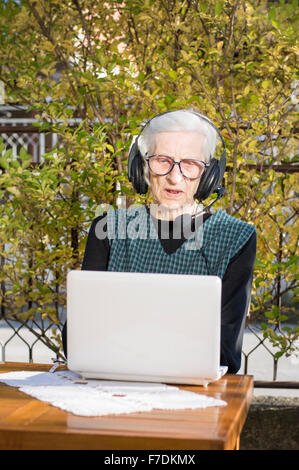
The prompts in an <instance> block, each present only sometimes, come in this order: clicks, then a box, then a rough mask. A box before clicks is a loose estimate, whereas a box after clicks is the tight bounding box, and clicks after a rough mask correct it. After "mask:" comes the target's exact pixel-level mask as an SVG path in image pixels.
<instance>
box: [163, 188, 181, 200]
mask: <svg viewBox="0 0 299 470" xmlns="http://www.w3.org/2000/svg"><path fill="white" fill-rule="evenodd" d="M164 191H165V193H166V194H167V196H168V197H171V198H177V197H180V196H181V195H182V194H183V191H181V190H180V189H170V188H166V189H165V190H164Z"/></svg>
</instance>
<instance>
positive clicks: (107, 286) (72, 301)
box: [67, 271, 227, 385]
mask: <svg viewBox="0 0 299 470" xmlns="http://www.w3.org/2000/svg"><path fill="white" fill-rule="evenodd" d="M221 287H222V282H221V279H220V278H219V277H217V276H198V275H178V274H153V273H122V272H109V271H108V272H106V271H70V272H69V273H68V277H67V357H68V368H69V370H72V371H74V372H77V373H79V374H80V375H81V376H82V377H83V378H84V379H92V378H94V379H105V380H107V379H108V380H121V381H122V380H124V381H137V382H158V383H170V384H173V383H176V384H194V385H206V384H208V383H209V382H212V381H215V380H218V379H219V378H220V377H221V376H222V375H223V374H224V373H225V372H226V370H227V368H225V367H220V325H221V318H220V317H221Z"/></svg>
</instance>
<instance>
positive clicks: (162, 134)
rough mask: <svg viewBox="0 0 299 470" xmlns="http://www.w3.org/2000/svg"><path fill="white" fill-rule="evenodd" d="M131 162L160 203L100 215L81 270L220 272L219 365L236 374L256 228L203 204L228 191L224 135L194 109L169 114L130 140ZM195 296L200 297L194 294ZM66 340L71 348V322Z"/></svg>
mask: <svg viewBox="0 0 299 470" xmlns="http://www.w3.org/2000/svg"><path fill="white" fill-rule="evenodd" d="M218 136H219V137H220V139H221V141H222V145H223V153H222V156H221V158H220V161H218V160H217V159H215V158H213V154H214V152H215V149H216V143H217V137H218ZM128 166H129V171H128V173H129V179H130V181H131V182H132V184H133V186H134V188H135V190H136V191H137V192H138V193H140V194H145V193H147V190H148V188H149V189H150V192H151V195H152V197H153V199H154V202H155V203H154V204H151V205H150V206H149V207H143V208H141V209H139V210H137V209H136V208H133V209H128V210H125V209H119V210H117V211H114V210H111V211H108V212H107V213H105V214H104V215H102V216H100V217H97V218H96V219H95V220H94V221H93V223H92V225H91V228H90V231H89V235H88V239H87V244H86V250H85V255H84V260H83V265H82V269H85V270H99V271H102V270H109V271H131V272H156V273H176V274H197V275H216V276H219V277H220V278H221V279H222V310H221V357H220V363H221V365H224V366H227V367H228V372H229V373H236V372H237V371H238V370H239V368H240V363H241V348H242V341H243V333H244V326H245V319H246V313H247V311H248V308H249V303H250V296H251V286H252V276H253V266H254V260H255V252H256V231H255V228H254V227H253V226H251V225H249V224H247V223H245V222H243V221H241V220H239V219H237V218H234V217H232V216H230V215H228V214H226V212H225V211H223V210H218V211H216V212H214V213H213V214H211V213H210V211H209V207H210V206H209V207H208V208H203V206H202V202H203V201H204V200H205V199H206V198H207V197H208V196H209V195H210V194H212V193H214V192H215V193H217V194H218V198H219V197H221V195H222V194H223V190H222V189H223V188H221V186H220V183H221V179H222V176H223V172H224V169H225V145H224V141H223V137H222V136H221V134H220V133H219V131H218V130H217V128H216V127H215V126H214V125H213V124H212V123H211V122H210V121H209V120H208V119H207V118H206V117H205V116H203V115H200V114H199V113H197V112H196V111H193V110H180V111H171V112H167V113H164V114H161V115H158V116H156V117H154V118H153V119H151V120H150V121H149V122H148V123H147V124H146V126H145V127H144V128H143V130H142V131H141V133H140V134H139V136H138V137H137V139H136V140H135V141H134V143H133V144H132V146H131V150H130V155H129V161H128ZM136 214H137V217H136ZM99 301H100V299H99ZM194 302H195V303H196V302H200V299H198V298H196V296H195V297H194ZM63 345H64V351H65V353H66V328H64V330H63Z"/></svg>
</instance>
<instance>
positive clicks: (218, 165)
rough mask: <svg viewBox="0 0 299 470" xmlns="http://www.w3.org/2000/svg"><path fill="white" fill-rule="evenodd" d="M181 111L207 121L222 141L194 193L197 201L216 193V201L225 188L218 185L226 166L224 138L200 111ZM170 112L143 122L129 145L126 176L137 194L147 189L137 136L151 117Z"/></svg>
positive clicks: (144, 192)
mask: <svg viewBox="0 0 299 470" xmlns="http://www.w3.org/2000/svg"><path fill="white" fill-rule="evenodd" d="M182 111H186V112H189V113H193V114H195V116H198V117H199V118H201V119H203V120H204V121H206V122H208V123H209V124H210V125H211V126H212V127H213V128H214V129H215V131H216V132H217V134H218V136H219V137H220V140H221V142H222V147H223V151H222V154H221V157H220V160H219V161H218V160H217V159H216V158H211V159H210V164H209V166H208V167H207V168H206V169H205V171H204V173H203V175H202V177H201V179H200V182H199V185H198V188H197V191H196V193H195V195H194V197H195V198H196V199H198V200H199V201H203V200H205V199H207V198H208V197H209V196H210V195H211V194H213V193H216V194H217V199H216V200H215V201H214V202H216V201H217V200H218V199H220V198H221V197H222V196H223V194H224V191H225V189H224V188H223V187H222V186H221V185H220V183H221V181H222V178H223V175H224V171H225V166H226V149H225V143H224V139H223V137H222V135H221V133H220V131H219V130H218V129H217V127H216V126H215V125H214V124H213V123H212V122H211V121H210V120H209V119H208V118H207V117H206V116H203V115H201V114H200V113H198V112H196V111H193V110H189V109H186V110H185V109H184V110H182ZM172 112H174V111H166V112H165V113H161V114H158V115H156V116H154V117H153V118H152V119H150V120H149V121H148V122H147V124H145V126H144V127H143V128H142V130H141V132H140V133H139V134H138V136H137V138H136V139H135V141H134V143H133V145H132V146H131V149H130V152H129V158H128V178H129V181H130V182H131V183H132V185H133V187H134V189H135V191H136V192H137V193H138V194H146V193H147V191H148V184H147V182H146V181H145V178H144V160H143V158H142V156H141V153H140V150H139V146H138V140H139V137H140V135H141V134H142V132H143V131H144V129H145V128H146V126H148V125H149V123H150V122H151V121H152V120H153V119H155V118H156V117H160V116H163V115H165V114H168V113H172ZM214 202H213V203H214Z"/></svg>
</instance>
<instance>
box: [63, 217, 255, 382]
mask: <svg viewBox="0 0 299 470" xmlns="http://www.w3.org/2000/svg"><path fill="white" fill-rule="evenodd" d="M104 217H106V214H104V215H102V216H99V217H97V218H96V219H94V221H93V222H92V225H91V227H90V230H89V234H88V238H87V243H86V248H85V254H84V259H83V264H82V270H87V271H106V270H107V269H108V262H109V255H110V243H109V239H108V237H107V238H104V239H99V238H97V236H96V233H95V227H96V224H97V223H98V222H99V221H100V220H101V219H103V218H104ZM208 217H210V214H205V215H204V217H203V223H204V222H205V220H207V218H208ZM154 222H155V225H156V227H157V231H158V236H159V239H160V242H161V244H162V246H163V248H164V250H165V251H166V253H169V254H170V253H173V252H174V251H175V250H176V249H178V248H179V246H181V244H182V243H184V241H185V238H184V237H183V236H182V237H181V238H179V239H177V238H173V237H172V234H173V231H174V223H177V219H176V221H175V222H172V221H170V222H166V223H167V224H169V237H167V239H165V238H163V237H161V231H162V228H163V224H165V222H163V221H161V220H157V219H154ZM103 229H104V230H105V226H104V227H103ZM191 229H192V230H194V226H193V227H191ZM176 233H177V232H176ZM255 254H256V233H253V235H252V236H251V237H250V238H249V240H248V241H247V243H246V244H245V245H244V246H243V247H242V248H241V250H240V251H239V252H238V253H237V254H236V255H235V256H234V257H233V258H232V259H231V260H230V263H229V265H228V267H227V270H226V272H225V275H224V277H223V279H222V307H221V356H220V363H221V365H224V366H227V367H228V372H229V373H236V372H238V370H239V368H240V365H241V353H242V341H243V333H244V327H245V320H246V313H247V311H248V307H249V303H250V297H251V287H252V277H253V268H254V261H255ZM62 341H63V349H64V353H65V355H66V353H67V345H66V324H65V326H64V328H63V332H62Z"/></svg>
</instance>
